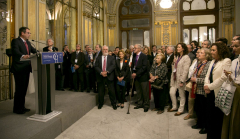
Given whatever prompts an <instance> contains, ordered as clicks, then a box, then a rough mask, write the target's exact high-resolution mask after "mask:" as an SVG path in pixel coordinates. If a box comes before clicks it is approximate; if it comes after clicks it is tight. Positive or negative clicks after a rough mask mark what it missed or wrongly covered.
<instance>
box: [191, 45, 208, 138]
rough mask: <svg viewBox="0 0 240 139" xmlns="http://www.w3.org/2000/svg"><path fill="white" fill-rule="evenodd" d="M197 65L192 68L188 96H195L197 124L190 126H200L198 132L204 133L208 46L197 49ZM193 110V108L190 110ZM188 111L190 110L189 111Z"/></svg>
mask: <svg viewBox="0 0 240 139" xmlns="http://www.w3.org/2000/svg"><path fill="white" fill-rule="evenodd" d="M199 51H200V52H199V53H198V61H199V62H198V65H197V66H196V68H194V70H193V76H192V77H191V79H190V81H191V82H192V89H191V90H190V92H189V98H190V97H191V98H195V104H194V105H195V106H194V107H195V111H196V114H197V117H198V119H197V124H196V125H194V126H192V128H193V129H197V128H201V130H200V131H199V133H200V134H205V133H206V113H207V112H206V107H207V106H206V100H207V98H206V96H205V92H204V79H205V76H206V74H207V71H208V68H209V65H210V63H211V60H212V56H211V51H210V50H209V49H208V48H202V49H199ZM192 111H193V110H192ZM189 113H190V112H189Z"/></svg>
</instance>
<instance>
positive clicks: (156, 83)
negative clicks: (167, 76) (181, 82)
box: [151, 79, 163, 90]
mask: <svg viewBox="0 0 240 139" xmlns="http://www.w3.org/2000/svg"><path fill="white" fill-rule="evenodd" d="M151 84H152V87H153V88H155V89H158V90H160V89H163V87H162V85H163V81H162V80H160V79H155V81H154V82H152V83H151Z"/></svg>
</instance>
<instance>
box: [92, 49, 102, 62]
mask: <svg viewBox="0 0 240 139" xmlns="http://www.w3.org/2000/svg"><path fill="white" fill-rule="evenodd" d="M97 54H98V52H97V53H95V54H94V55H93V56H94V60H93V61H95V62H96V60H97V58H98V57H101V56H102V51H100V52H99V54H98V56H97ZM93 63H94V62H93Z"/></svg>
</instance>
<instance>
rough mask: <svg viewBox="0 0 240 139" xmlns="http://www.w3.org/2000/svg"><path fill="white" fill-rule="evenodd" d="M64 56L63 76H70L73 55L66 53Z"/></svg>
mask: <svg viewBox="0 0 240 139" xmlns="http://www.w3.org/2000/svg"><path fill="white" fill-rule="evenodd" d="M64 53H65V54H64V56H63V63H62V67H63V74H64V75H65V74H68V72H69V70H70V67H71V54H70V53H69V52H64Z"/></svg>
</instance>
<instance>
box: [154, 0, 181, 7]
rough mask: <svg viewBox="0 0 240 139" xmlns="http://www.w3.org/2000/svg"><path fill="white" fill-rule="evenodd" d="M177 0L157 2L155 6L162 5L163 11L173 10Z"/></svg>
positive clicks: (160, 0) (158, 0) (157, 0)
mask: <svg viewBox="0 0 240 139" xmlns="http://www.w3.org/2000/svg"><path fill="white" fill-rule="evenodd" d="M176 1H177V0H155V5H160V7H161V8H163V9H168V8H171V7H172V5H173V4H175V3H176Z"/></svg>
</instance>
